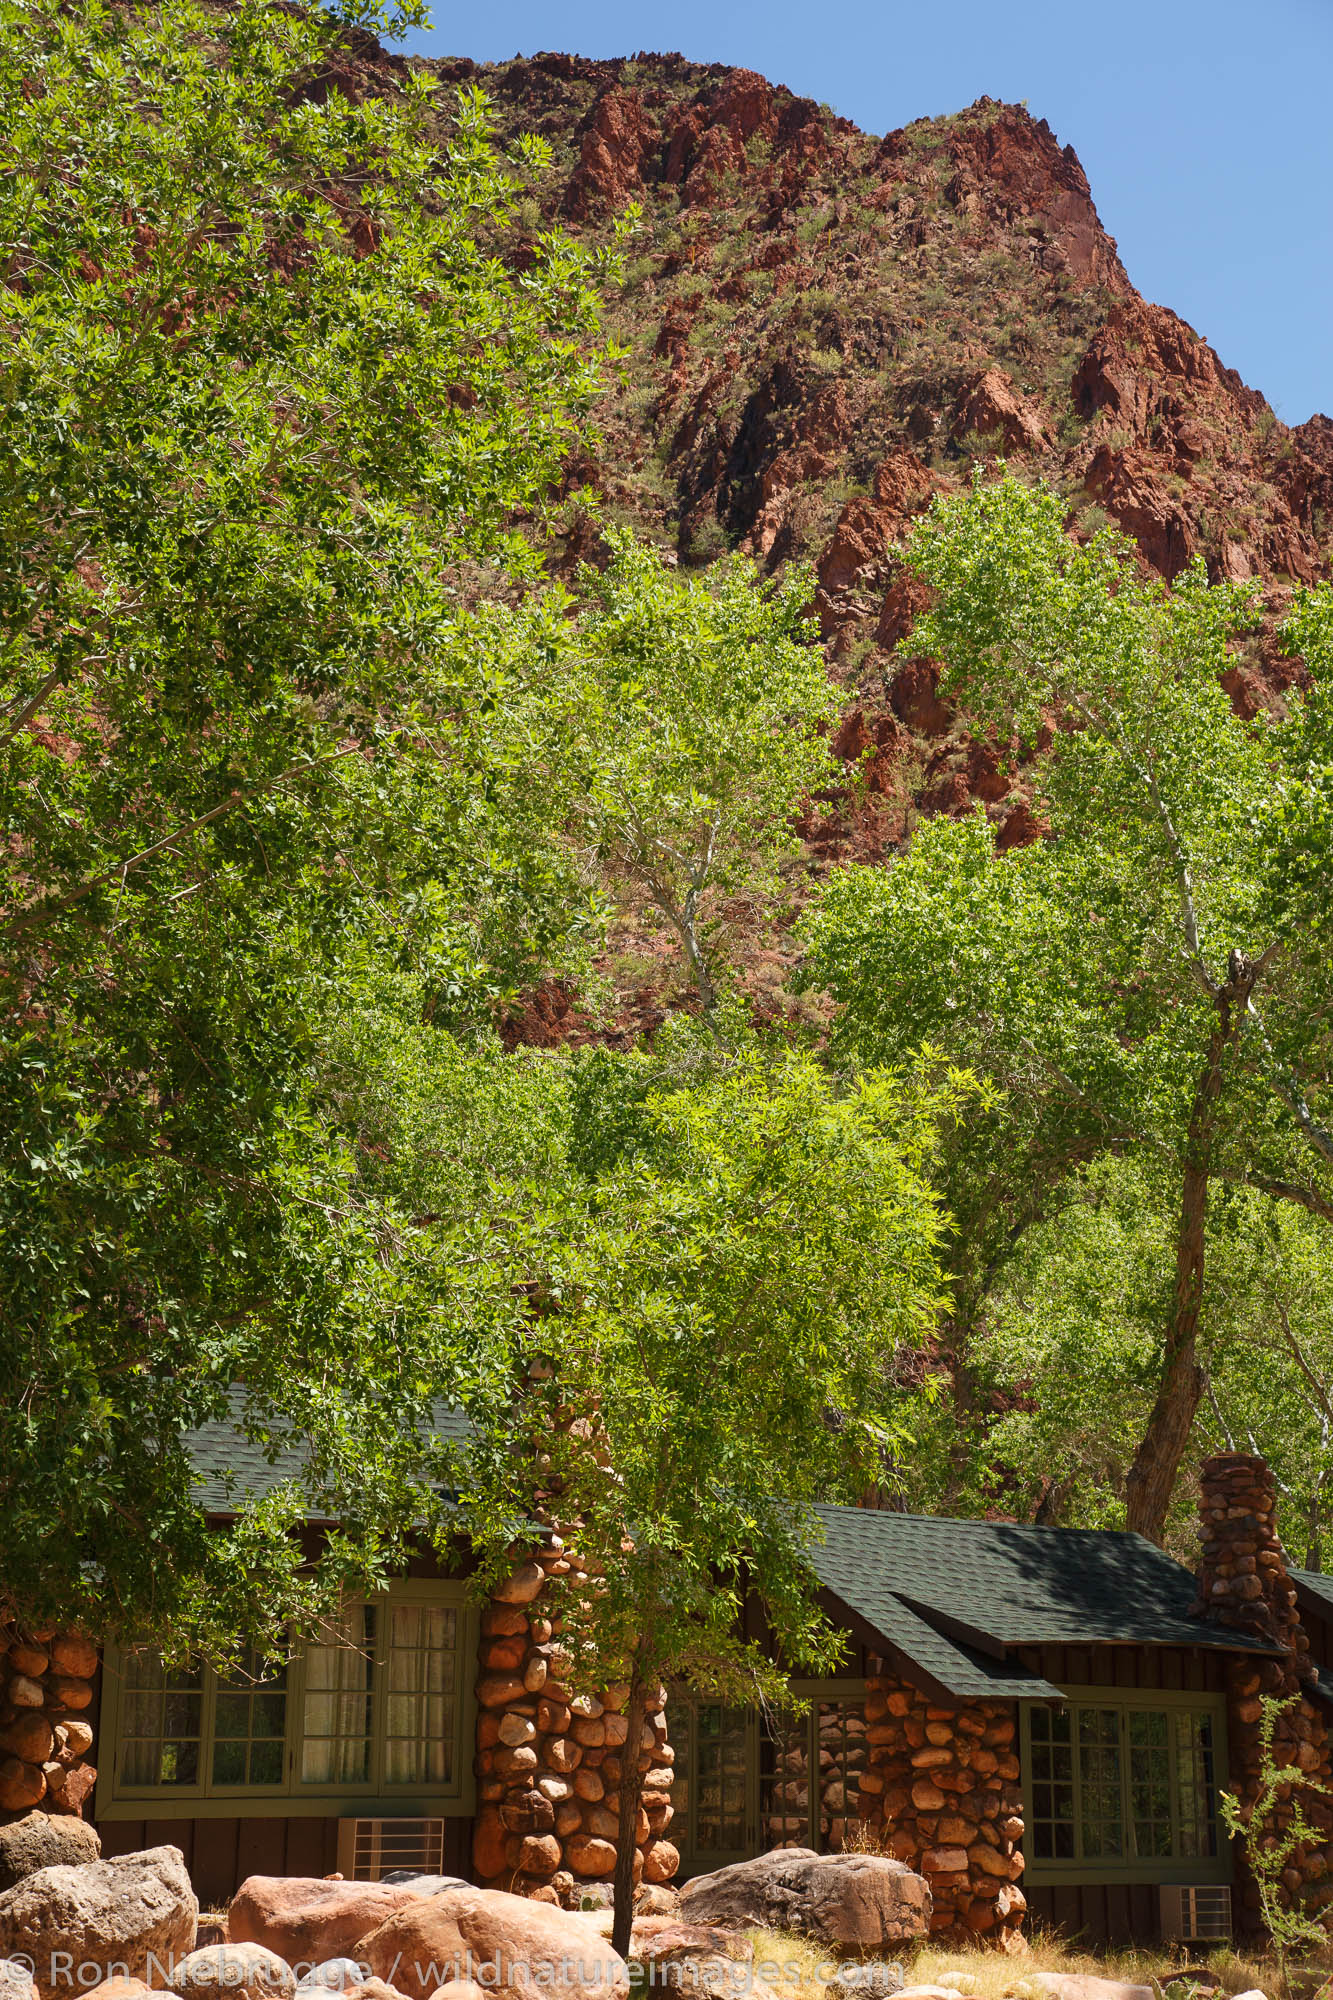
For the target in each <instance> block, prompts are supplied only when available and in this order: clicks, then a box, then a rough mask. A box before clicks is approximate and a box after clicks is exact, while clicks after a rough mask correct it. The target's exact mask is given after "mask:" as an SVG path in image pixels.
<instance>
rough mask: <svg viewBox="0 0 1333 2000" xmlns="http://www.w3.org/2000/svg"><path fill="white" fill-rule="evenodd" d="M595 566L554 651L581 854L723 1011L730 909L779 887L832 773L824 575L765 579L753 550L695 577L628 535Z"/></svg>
mask: <svg viewBox="0 0 1333 2000" xmlns="http://www.w3.org/2000/svg"><path fill="white" fill-rule="evenodd" d="M611 545H612V549H613V551H614V554H613V559H612V561H611V563H610V564H609V566H608V567H607V569H606V570H605V571H604V572H602V573H601V574H598V573H597V572H595V571H592V570H585V571H584V572H583V578H582V581H583V584H584V586H585V590H586V595H587V600H588V602H587V608H586V609H585V611H584V613H583V615H582V616H581V618H580V620H579V622H578V625H577V628H576V630H575V631H574V632H572V633H571V635H570V643H569V646H568V647H567V648H565V649H561V650H560V652H559V653H558V655H557V660H558V673H559V677H558V681H557V682H556V684H555V686H554V688H553V714H552V725H551V726H552V729H553V736H552V746H553V761H554V763H555V766H556V768H557V769H558V771H559V774H560V775H559V779H558V783H559V784H560V785H561V787H562V788H563V790H564V792H565V796H566V798H567V801H568V805H567V810H568V814H569V825H570V828H571V830H572V837H573V840H574V842H575V844H576V846H577V847H578V849H579V850H580V851H581V852H582V853H583V854H584V855H586V856H587V857H588V859H589V861H590V863H591V865H592V867H593V869H594V871H595V872H596V874H597V876H598V877H599V878H600V879H601V880H603V881H604V882H605V883H606V884H607V886H608V887H610V888H612V889H619V890H621V891H623V890H625V889H628V890H630V891H631V892H632V893H634V894H636V895H639V896H642V897H645V898H646V899H647V900H648V901H649V902H651V903H652V905H653V906H654V908H655V909H657V910H658V911H659V912H660V913H661V915H662V916H663V917H664V918H665V919H666V921H667V923H668V924H669V925H670V926H671V929H672V930H673V931H674V933H675V935H676V938H677V939H678V941H679V944H680V948H681V950H682V952H683V954H684V956H685V960H686V963H687V965H688V967H689V973H690V977H691V979H692V980H693V982H694V985H695V987H696V989H697V991H698V993H699V996H700V999H701V1000H702V1002H703V1006H704V1010H705V1012H707V1013H709V1014H711V1013H712V1011H713V1009H714V1008H715V1006H716V1004H717V999H718V991H717V971H716V964H715V956H716V943H717V932H718V928H719V908H718V906H719V903H720V902H721V900H722V899H723V898H724V897H726V896H728V895H734V894H736V893H738V892H739V893H743V894H744V895H746V896H747V897H749V898H750V899H753V898H754V897H755V896H756V895H760V894H762V893H763V892H764V890H765V889H766V888H767V887H769V884H770V877H771V869H772V864H773V863H774V862H775V861H776V860H777V858H778V857H779V856H780V855H782V854H784V853H789V852H792V851H794V849H795V847H796V845H797V842H796V838H795V834H794V832H793V828H792V821H793V819H794V817H795V816H796V814H797V813H798V811H799V810H800V808H801V806H802V804H803V803H804V802H805V801H806V800H807V799H808V797H809V795H810V794H811V793H812V792H814V791H815V790H817V788H818V787H819V785H820V784H821V783H823V782H824V781H825V779H826V778H827V777H828V774H829V771H830V769H831V760H830V754H829V749H828V744H827V740H826V736H825V734H824V733H823V732H824V731H826V729H827V726H828V724H829V723H830V722H831V720H832V719H833V717H834V715H835V714H836V712H837V708H838V700H837V694H836V690H835V689H834V688H833V687H832V685H831V684H830V682H829V679H828V675H827V673H826V671H825V668H824V663H823V659H822V656H821V654H820V653H819V651H818V649H817V647H816V646H815V645H814V644H813V637H814V634H813V630H812V627H811V625H810V623H809V620H808V618H807V616H806V606H807V604H808V602H809V597H810V578H809V576H808V575H807V574H806V573H805V572H804V571H801V570H791V571H789V572H788V573H787V574H786V576H785V577H784V578H783V579H782V580H781V581H780V582H778V583H776V584H772V585H765V584H763V583H761V581H760V579H759V577H758V575H757V573H756V570H755V567H754V565H753V564H752V563H750V562H749V561H747V560H746V559H745V558H744V557H741V556H730V557H728V558H726V559H725V560H723V561H721V562H719V563H717V564H715V565H714V566H713V567H712V568H711V569H710V570H709V571H708V573H707V574H706V575H704V576H691V575H682V574H681V573H680V572H678V571H677V570H674V569H672V568H671V567H669V566H668V565H666V564H665V563H663V562H662V561H661V559H660V558H659V557H658V556H657V555H655V554H654V553H653V552H652V551H651V550H649V549H644V548H641V547H638V546H637V545H636V544H635V543H634V542H633V541H632V540H631V539H630V538H629V537H628V536H625V535H621V534H616V535H612V537H611Z"/></svg>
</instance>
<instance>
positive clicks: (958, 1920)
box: [860, 1674, 1027, 1950]
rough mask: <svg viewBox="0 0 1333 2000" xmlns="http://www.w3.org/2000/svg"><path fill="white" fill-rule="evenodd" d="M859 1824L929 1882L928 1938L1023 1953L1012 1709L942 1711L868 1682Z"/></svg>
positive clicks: (888, 1682)
mask: <svg viewBox="0 0 1333 2000" xmlns="http://www.w3.org/2000/svg"><path fill="white" fill-rule="evenodd" d="M865 1718H866V1739H867V1752H866V1755H867V1764H866V1769H865V1770H864V1772H863V1773H862V1776H861V1790H860V1817H861V1819H862V1821H863V1822H864V1823H865V1824H866V1825H868V1826H869V1827H871V1828H873V1829H874V1830H875V1831H876V1832H877V1833H878V1834H879V1836H880V1838H881V1839H882V1840H883V1842H884V1844H885V1847H886V1849H887V1851H888V1852H889V1853H890V1854H892V1855H894V1856H895V1857H896V1858H897V1859H898V1860H899V1861H905V1862H906V1863H907V1864H908V1866H909V1867H912V1868H915V1869H917V1870H919V1872H920V1873H921V1874H923V1875H924V1876H925V1878H926V1880H927V1881H928V1882H929V1884H930V1887H931V1891H932V1894H933V1896H934V1899H935V1913H934V1916H933V1917H932V1919H931V1929H932V1931H933V1932H934V1933H936V1934H940V1933H943V1934H944V1936H945V1938H946V1939H947V1940H948V1941H950V1942H957V1943H963V1942H966V1941H968V1940H970V1941H972V1942H975V1941H976V1940H977V1938H978V1937H984V1938H985V1939H986V1940H987V1941H988V1942H990V1943H992V1944H997V1945H999V1946H1001V1947H1002V1948H1004V1949H1006V1950H1018V1949H1021V1934H1022V1924H1023V1914H1024V1912H1025V1910H1026V1909H1027V1902H1026V1900H1025V1898H1024V1895H1023V1892H1022V1890H1021V1889H1020V1888H1019V1886H1018V1878H1019V1876H1020V1875H1021V1874H1022V1872H1023V1854H1022V1849H1021V1846H1020V1843H1021V1841H1022V1838H1023V1820H1022V1810H1023V1794H1022V1789H1021V1786H1020V1783H1019V1766H1018V1750H1017V1737H1018V1722H1017V1711H1016V1709H1015V1707H1014V1706H1013V1704H1012V1703H998V1702H974V1703H969V1704H966V1705H962V1706H958V1707H944V1706H941V1705H939V1704H937V1703H935V1702H932V1701H931V1700H930V1698H929V1696H927V1695H924V1694H922V1693H921V1691H920V1690H919V1689H917V1688H914V1687H912V1686H910V1685H909V1684H908V1683H906V1682H904V1681H899V1680H894V1679H892V1678H891V1677H890V1676H888V1675H883V1674H881V1675H879V1676H877V1677H876V1678H875V1679H873V1680H872V1681H871V1682H870V1684H869V1692H868V1694H867V1696H866V1706H865Z"/></svg>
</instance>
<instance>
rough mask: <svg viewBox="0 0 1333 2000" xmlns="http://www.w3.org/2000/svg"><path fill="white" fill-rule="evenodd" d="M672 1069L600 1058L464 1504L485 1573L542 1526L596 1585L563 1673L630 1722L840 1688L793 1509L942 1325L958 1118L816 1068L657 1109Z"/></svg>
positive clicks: (895, 1081) (790, 1068)
mask: <svg viewBox="0 0 1333 2000" xmlns="http://www.w3.org/2000/svg"><path fill="white" fill-rule="evenodd" d="M695 1032H696V1033H706V1030H704V1029H702V1028H700V1029H697V1030H696V1031H695ZM675 1053H676V1055H677V1056H679V1054H680V1053H681V1050H680V1048H679V1047H678V1048H677V1050H676V1052H675ZM664 1060H665V1061H666V1062H667V1065H668V1070H669V1067H670V1060H671V1051H670V1050H668V1051H666V1052H661V1053H659V1054H658V1055H657V1056H655V1057H649V1056H642V1057H631V1058H623V1057H621V1058H616V1057H609V1056H603V1057H598V1058H595V1059H594V1066H593V1070H592V1071H591V1072H590V1074H589V1075H588V1076H586V1077H585V1078H584V1079H583V1080H582V1087H576V1090H575V1099H574V1102H575V1115H574V1121H573V1125H572V1127H571V1148H572V1153H573V1157H574V1158H575V1159H576V1160H582V1161H583V1162H584V1164H585V1167H586V1168H587V1172H586V1173H585V1175H584V1176H583V1177H582V1184H581V1185H580V1184H579V1181H578V1179H577V1178H576V1179H574V1180H571V1182H570V1183H569V1184H568V1187H567V1191H566V1193H565V1195H564V1197H563V1199H562V1201H561V1202H560V1203H559V1204H558V1205H557V1204H554V1203H553V1205H552V1208H551V1213H550V1223H549V1230H550V1240H549V1245H548V1247H547V1248H546V1252H545V1263H544V1266H543V1267H538V1268H534V1270H533V1273H532V1283H531V1292H530V1296H531V1299H532V1305H533V1320H532V1325H531V1332H530V1338H529V1342H528V1348H527V1354H528V1363H529V1373H530V1375H531V1378H532V1383H531V1390H530V1394H529V1395H528V1397H527V1398H526V1399H525V1401H524V1402H523V1404H521V1405H520V1406H519V1409H518V1411H517V1413H516V1417H515V1421H514V1425H513V1428H512V1430H511V1433H510V1443H511V1446H513V1447H514V1448H513V1449H511V1451H510V1453H509V1455H508V1458H507V1461H505V1462H502V1461H501V1460H500V1459H499V1458H497V1459H496V1461H495V1464H496V1467H497V1471H498V1473H499V1474H501V1475H502V1477H501V1478H500V1483H499V1484H498V1485H497V1487H496V1488H495V1490H494V1492H493V1493H492V1495H491V1496H490V1498H489V1499H488V1500H486V1501H485V1502H484V1504H483V1503H482V1502H481V1501H479V1502H478V1509H479V1515H480V1516H481V1517H483V1520H485V1519H488V1520H489V1521H490V1523H491V1524H492V1525H491V1527H490V1529H489V1531H487V1530H486V1529H485V1528H484V1526H483V1529H482V1530H481V1531H480V1532H481V1542H482V1547H483V1550H484V1552H485V1555H486V1560H487V1563H488V1564H489V1566H490V1567H491V1568H499V1569H502V1568H503V1566H504V1564H505V1562H506V1561H507V1560H508V1555H507V1551H508V1549H509V1547H510V1544H511V1538H512V1537H513V1536H514V1535H515V1533H516V1531H518V1530H519V1529H520V1528H521V1524H522V1523H523V1522H524V1521H530V1520H531V1519H532V1518H533V1516H534V1510H538V1511H539V1512H542V1513H544V1514H545V1515H546V1517H547V1518H548V1519H550V1520H553V1521H555V1522H557V1523H558V1524H559V1525H560V1531H561V1533H562V1534H563V1535H565V1536H566V1537H567V1539H568V1540H569V1542H570V1544H571V1546H572V1547H573V1548H575V1549H576V1550H577V1552H578V1555H579V1556H580V1558H581V1560H582V1562H583V1564H584V1566H585V1567H586V1569H587V1570H588V1572H589V1574H590V1576H591V1578H592V1586H591V1587H588V1588H581V1587H575V1588H572V1589H567V1590H565V1592H564V1593H563V1595H562V1596H561V1598H560V1602H559V1610H560V1613H561V1615H562V1618H563V1628H562V1644H563V1645H564V1646H565V1647H566V1649H567V1650H568V1651H569V1652H570V1654H571V1655H572V1659H573V1666H572V1668H571V1673H572V1675H573V1677H574V1678H575V1680H576V1682H577V1684H578V1685H580V1686H582V1687H586V1688H589V1689H593V1688H596V1687H598V1686H602V1687H605V1686H607V1685H609V1684H611V1683H613V1682H623V1683H626V1684H628V1686H629V1689H630V1694H629V1698H628V1701H627V1703H626V1707H627V1712H628V1713H629V1714H630V1715H631V1717H636V1716H641V1715H642V1712H643V1710H642V1703H643V1700H644V1697H645V1696H646V1695H651V1694H653V1693H654V1692H655V1691H656V1690H657V1689H658V1687H659V1686H660V1685H661V1684H664V1683H671V1684H680V1685H684V1686H685V1687H687V1688H693V1689H695V1690H698V1691H701V1692H704V1693H706V1694H709V1695H711V1696H713V1697H714V1698H717V1699H723V1700H734V1701H753V1700H756V1699H760V1698H763V1697H771V1698H773V1699H774V1700H778V1699H781V1698H783V1696H784V1695H785V1693H786V1679H787V1676H788V1675H789V1674H790V1673H791V1672H793V1671H797V1670H802V1669H803V1670H806V1671H809V1672H813V1673H827V1672H828V1671H830V1670H831V1668H832V1667H833V1665H834V1664H835V1661H836V1657H837V1655H838V1652H839V1650H840V1645H841V1641H840V1640H839V1638H838V1636H837V1635H836V1633H835V1632H834V1631H833V1630H832V1629H831V1627H830V1626H829V1624H828V1623H827V1621H826V1620H825V1618H824V1617H823V1615H822V1614H821V1613H820V1611H819V1609H818V1607H817V1604H816V1602H815V1593H816V1590H817V1583H816V1580H815V1577H814V1575H813V1572H812V1570H811V1567H810V1560H809V1550H810V1539H811V1536H812V1534H813V1533H814V1532H815V1530H814V1524H813V1521H812V1516H811V1512H810V1503H811V1502H813V1501H816V1500H830V1499H839V1498H846V1499H849V1500H851V1499H854V1498H855V1495H856V1493H857V1492H858V1491H859V1490H861V1489H862V1488H863V1487H864V1486H865V1484H866V1483H867V1482H868V1480H869V1479H872V1478H874V1477H875V1476H877V1470H878V1467H879V1465H880V1463H881V1460H882V1455H883V1452H884V1450H885V1449H886V1446H887V1445H889V1444H890V1442H891V1440H892V1437H893V1436H896V1435H897V1432H896V1422H895V1420H894V1419H893V1418H891V1417H890V1416H889V1415H888V1414H887V1410H888V1403H889V1399H890V1394H891V1384H892V1373H893V1368H892V1364H893V1360H894V1357H895V1355H896V1354H897V1353H898V1352H899V1351H900V1350H901V1349H903V1348H914V1347H915V1346H916V1345H917V1344H918V1343H919V1342H920V1341H921V1340H922V1339H923V1338H924V1336H925V1335H926V1333H927V1331H928V1330H929V1328H930V1327H931V1326H932V1324H933V1322H934V1319H935V1316H936V1314H937V1311H938V1308H939V1272H938V1265H937V1256H936V1251H937V1242H938V1236H939V1229H940V1217H939V1211H938V1207H937V1204H936V1201H935V1198H934V1196H933V1195H932V1193H931V1191H930V1188H929V1185H928V1182H927V1171H928V1164H929V1160H930V1156H931V1153H932V1150H933V1146H934V1143H935V1134H936V1129H937V1124H938V1122H939V1121H940V1120H941V1119H947V1118H949V1117H951V1116H953V1115H955V1113H956V1111H957V1109H958V1105H959V1102H960V1087H959V1084H958V1081H957V1080H956V1079H954V1080H952V1081H950V1080H948V1079H945V1080H943V1081H941V1082H940V1083H939V1084H937V1085H927V1084H926V1083H924V1082H921V1081H920V1080H917V1079H914V1078H911V1077H907V1078H902V1077H895V1076H890V1075H874V1076H870V1077H867V1078H866V1079H865V1080H864V1081H862V1082H861V1083H859V1084H858V1085H856V1086H855V1087H854V1088H852V1089H849V1090H847V1091H839V1090H837V1089H836V1088H835V1087H834V1086H833V1085H831V1083H830V1082H829V1080H828V1078H827V1076H826V1075H825V1074H824V1073H823V1071H822V1070H821V1069H820V1068H819V1067H818V1066H817V1065H816V1064H815V1063H813V1062H811V1061H809V1060H808V1059H805V1058H802V1057H798V1056H792V1055H784V1056H781V1057H778V1058H776V1059H772V1060H770V1059H768V1058H767V1057H765V1055H764V1054H763V1053H762V1051H759V1050H757V1049H756V1048H755V1047H754V1045H753V1044H750V1045H747V1046H745V1047H743V1048H741V1049H738V1050H737V1051H736V1052H735V1053H733V1054H732V1055H730V1056H728V1057H727V1058H724V1059H721V1058H720V1059H718V1060H717V1061H715V1062H713V1063H710V1062H709V1061H708V1060H707V1059H706V1058H699V1059H698V1060H697V1061H691V1062H689V1063H688V1064H687V1065H686V1068H687V1069H688V1070H689V1071H690V1072H691V1076H690V1081H689V1082H688V1083H687V1084H683V1083H680V1082H679V1081H677V1082H674V1083H673V1082H672V1081H670V1079H669V1076H668V1077H664V1076H663V1071H662V1069H661V1068H660V1067H659V1068H658V1069H657V1071H656V1074H657V1077H658V1078H659V1079H661V1082H660V1084H659V1087H656V1088H654V1087H653V1066H654V1065H655V1064H661V1063H662V1062H663V1061H664ZM636 1086H637V1087H636ZM747 1604H749V1605H750V1606H751V1609H752V1612H753V1610H754V1608H755V1607H756V1606H757V1607H759V1608H760V1609H761V1610H762V1614H763V1617H764V1619H765V1621H766V1623H767V1626H768V1628H769V1631H770V1633H771V1634H772V1637H773V1639H774V1640H775V1641H776V1646H777V1649H778V1650H777V1659H778V1664H774V1663H773V1662H772V1661H771V1660H770V1657H769V1653H768V1651H767V1650H766V1648H765V1647H764V1646H762V1645H761V1644H759V1643H758V1642H757V1641H756V1640H755V1638H754V1637H753V1636H752V1635H753V1631H754V1626H753V1623H752V1622H751V1623H749V1624H747V1622H746V1621H745V1618H744V1616H743V1614H744V1611H745V1607H746V1605H747ZM636 1748H637V1746H636V1743H635V1739H634V1737H633V1735H631V1738H630V1741H629V1743H628V1744H627V1745H626V1750H625V1753H624V1756H623V1758H622V1762H621V1772H620V1780H619V1786H618V1790H619V1794H620V1802H619V1815H620V1835H619V1847H618V1859H617V1871H616V1881H615V1888H616V1905H615V1908H616V1914H615V1926H616V1928H615V1934H614V1941H615V1944H616V1947H617V1949H619V1950H622V1951H623V1950H624V1949H625V1947H626V1944H627V1941H628V1936H629V1926H630V1922H631V1919H632V1893H631V1891H632V1867H633V1860H634V1850H635V1839H634V1830H635V1825H636V1819H637V1815H638V1812H639V1806H640V1796H641V1788H642V1773H641V1771H640V1770H639V1768H638V1759H637V1755H636Z"/></svg>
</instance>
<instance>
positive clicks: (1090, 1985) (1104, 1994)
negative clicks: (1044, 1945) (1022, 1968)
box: [1023, 1972, 1154, 2000]
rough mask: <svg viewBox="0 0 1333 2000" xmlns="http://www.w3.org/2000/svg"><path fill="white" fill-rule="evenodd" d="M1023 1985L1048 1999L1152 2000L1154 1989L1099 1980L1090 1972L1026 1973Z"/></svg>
mask: <svg viewBox="0 0 1333 2000" xmlns="http://www.w3.org/2000/svg"><path fill="white" fill-rule="evenodd" d="M1023 1984H1024V1986H1026V1987H1029V1988H1031V1990H1032V1992H1033V1993H1039V1994H1042V1995H1044V1996H1045V2000H1153V1996H1154V1989H1153V1988H1152V1987H1151V1986H1136V1985H1134V1984H1132V1983H1131V1982H1130V1981H1127V1980H1123V1979H1098V1978H1097V1976H1096V1975H1095V1974H1094V1973H1090V1972H1025V1973H1024V1974H1023Z"/></svg>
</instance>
